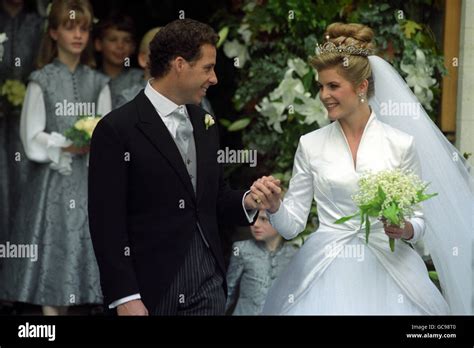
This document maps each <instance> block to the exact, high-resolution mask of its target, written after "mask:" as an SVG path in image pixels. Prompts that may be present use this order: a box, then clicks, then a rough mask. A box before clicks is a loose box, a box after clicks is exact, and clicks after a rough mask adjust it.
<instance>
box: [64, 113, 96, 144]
mask: <svg viewBox="0 0 474 348" xmlns="http://www.w3.org/2000/svg"><path fill="white" fill-rule="evenodd" d="M100 119H101V117H100V116H93V117H90V116H82V117H80V118H79V120H77V122H76V123H75V124H74V126H72V127H71V128H69V129H68V130H66V133H65V134H64V135H65V136H66V138H68V139H69V140H71V141H72V143H73V145H74V146H76V147H86V146H89V145H90V142H91V139H92V133H94V129H95V127H96V126H97V123H99V121H100Z"/></svg>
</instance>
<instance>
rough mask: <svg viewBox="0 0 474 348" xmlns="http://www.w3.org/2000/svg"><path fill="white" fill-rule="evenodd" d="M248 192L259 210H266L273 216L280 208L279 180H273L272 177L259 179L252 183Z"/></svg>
mask: <svg viewBox="0 0 474 348" xmlns="http://www.w3.org/2000/svg"><path fill="white" fill-rule="evenodd" d="M250 191H251V195H252V198H253V199H254V201H255V202H257V204H258V208H259V209H267V210H268V211H269V212H270V213H272V214H273V213H275V212H277V211H278V209H279V208H280V198H281V188H280V180H278V179H275V178H274V177H273V176H263V177H261V178H260V179H258V180H257V181H255V182H254V183H253V185H252V186H251V187H250Z"/></svg>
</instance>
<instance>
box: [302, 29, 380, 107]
mask: <svg viewBox="0 0 474 348" xmlns="http://www.w3.org/2000/svg"><path fill="white" fill-rule="evenodd" d="M324 38H325V42H330V43H333V44H334V45H335V46H336V47H339V46H345V47H347V46H352V47H354V48H362V49H368V50H374V49H375V45H374V43H373V38H374V32H373V31H372V29H371V28H369V27H368V26H366V25H363V24H357V23H349V24H345V23H332V24H330V25H329V26H328V27H327V28H326V32H325V33H324ZM310 64H311V65H312V66H313V67H314V68H315V69H316V70H317V71H322V70H325V69H331V68H336V69H337V72H338V73H339V74H340V75H342V76H343V77H344V78H345V79H346V80H348V81H350V82H351V83H352V85H353V86H354V87H356V86H359V85H360V84H361V83H362V81H364V80H365V79H367V80H368V82H369V87H368V90H367V96H368V97H369V98H370V97H371V96H373V95H374V92H375V91H374V81H373V78H372V70H371V69H370V64H369V59H368V58H367V56H365V55H360V54H349V53H347V52H327V51H324V50H322V52H321V53H320V54H316V55H315V56H314V57H312V58H311V60H310Z"/></svg>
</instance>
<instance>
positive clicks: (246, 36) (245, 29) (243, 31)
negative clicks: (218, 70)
mask: <svg viewBox="0 0 474 348" xmlns="http://www.w3.org/2000/svg"><path fill="white" fill-rule="evenodd" d="M249 28H250V25H248V24H242V25H241V26H240V27H239V29H238V30H237V32H238V33H239V34H240V36H241V37H242V40H244V43H245V45H248V44H249V43H250V38H251V37H252V32H251V31H250V30H249Z"/></svg>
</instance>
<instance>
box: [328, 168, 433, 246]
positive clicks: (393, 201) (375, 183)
mask: <svg viewBox="0 0 474 348" xmlns="http://www.w3.org/2000/svg"><path fill="white" fill-rule="evenodd" d="M358 184H359V191H358V192H357V193H356V194H355V195H353V196H352V199H353V201H354V203H355V204H356V205H357V206H358V208H359V211H358V212H357V213H355V214H354V215H350V216H345V217H342V218H340V219H339V220H337V221H335V223H336V224H343V223H345V222H346V221H348V220H350V219H352V218H354V217H356V216H360V219H361V228H362V224H364V223H365V241H366V243H368V242H369V234H370V219H369V218H370V217H374V218H378V219H381V220H387V222H388V223H389V224H391V225H394V226H399V227H400V228H403V227H404V222H405V220H407V219H409V218H410V217H412V216H413V215H414V211H415V209H416V208H417V205H418V204H419V203H420V202H423V201H426V200H427V199H430V198H431V197H434V196H436V195H437V193H433V194H427V193H426V192H425V191H426V188H427V187H428V185H429V184H428V183H425V182H423V181H422V180H420V178H419V177H418V176H417V175H416V174H415V173H413V172H412V171H403V170H400V169H394V170H386V171H381V172H378V173H371V172H369V173H366V174H364V175H363V176H362V177H361V178H360V179H359V182H358ZM389 243H390V250H392V252H393V251H394V250H395V240H394V239H393V238H390V240H389Z"/></svg>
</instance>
